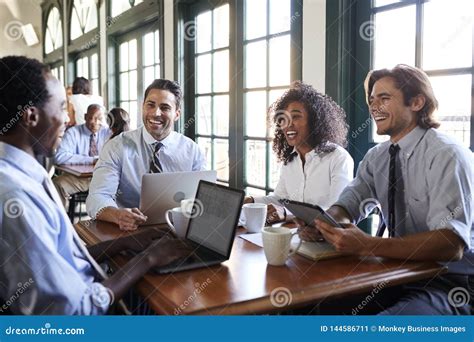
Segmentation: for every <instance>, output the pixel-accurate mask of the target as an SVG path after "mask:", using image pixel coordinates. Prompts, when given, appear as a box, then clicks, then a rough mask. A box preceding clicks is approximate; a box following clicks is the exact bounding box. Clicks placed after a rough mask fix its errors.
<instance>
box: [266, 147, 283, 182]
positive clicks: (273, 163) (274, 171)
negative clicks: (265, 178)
mask: <svg viewBox="0 0 474 342" xmlns="http://www.w3.org/2000/svg"><path fill="white" fill-rule="evenodd" d="M268 153H269V154H270V187H271V188H272V189H275V187H276V186H277V184H278V180H279V179H280V170H281V165H282V163H280V162H278V161H277V157H276V154H275V153H274V152H273V151H272V149H271V145H270V148H269V152H268Z"/></svg>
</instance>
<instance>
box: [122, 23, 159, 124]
mask: <svg viewBox="0 0 474 342" xmlns="http://www.w3.org/2000/svg"><path fill="white" fill-rule="evenodd" d="M116 41H117V43H118V45H117V46H118V47H117V51H118V59H119V63H118V70H117V75H116V76H117V80H116V82H117V83H118V94H117V96H118V101H116V102H117V105H118V106H120V107H122V108H123V109H125V110H126V111H127V112H128V113H129V114H130V126H131V128H132V129H133V128H137V127H138V126H141V119H140V118H141V110H140V106H141V103H142V100H143V95H144V92H145V89H146V87H148V86H149V85H150V83H151V82H152V81H153V80H154V79H155V78H160V77H161V76H160V75H161V67H160V61H161V55H160V53H161V45H160V44H161V42H160V31H159V30H156V29H153V28H145V29H141V30H138V31H134V32H131V33H128V34H126V35H123V36H119V37H118V38H117V40H116Z"/></svg>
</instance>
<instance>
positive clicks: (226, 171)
mask: <svg viewBox="0 0 474 342" xmlns="http://www.w3.org/2000/svg"><path fill="white" fill-rule="evenodd" d="M213 3H216V5H215V6H213V5H212V4H213ZM297 4H298V2H297V1H291V0H252V1H250V0H246V1H242V2H240V1H239V2H230V3H228V4H227V3H226V2H222V1H220V2H219V1H217V2H212V1H209V2H208V3H207V4H206V5H204V4H201V3H200V4H197V5H194V6H192V7H191V8H189V9H188V10H187V11H185V12H187V13H189V17H186V18H185V20H184V21H183V25H182V28H181V31H180V32H182V36H183V41H184V49H185V50H184V53H183V55H184V56H185V57H184V63H189V64H185V65H182V70H183V75H182V78H181V82H182V83H183V84H184V85H185V87H187V88H185V96H187V100H186V101H185V105H186V106H187V108H186V111H187V112H188V116H187V120H188V122H186V124H185V126H186V125H187V124H188V123H189V120H194V119H196V122H195V123H194V130H193V131H190V132H189V134H190V135H191V136H195V137H196V140H197V142H198V144H199V145H200V147H201V148H202V149H203V150H204V151H205V153H206V156H207V160H208V167H209V168H212V169H215V170H217V172H218V180H219V181H220V182H223V183H228V184H230V185H231V186H235V187H239V188H245V189H246V190H247V192H248V193H249V194H252V195H261V194H263V195H265V194H267V193H269V192H271V191H272V190H273V188H274V187H275V186H276V184H277V182H278V179H279V175H280V165H279V164H278V163H277V162H276V158H275V156H274V153H273V152H272V149H271V141H272V139H273V130H272V129H271V128H270V127H269V125H268V124H269V120H268V118H267V108H268V106H269V105H270V104H271V103H272V102H273V101H274V100H276V98H277V97H278V96H280V95H281V94H282V93H283V92H284V91H285V90H286V89H287V88H288V86H289V84H290V82H291V80H292V79H295V78H299V77H297V76H298V75H297V73H300V71H296V69H298V68H299V69H301V65H297V66H296V68H295V67H294V65H295V64H296V63H298V59H297V58H295V59H294V60H295V61H296V62H294V63H291V58H290V55H291V53H294V51H292V48H293V45H292V40H293V41H296V42H298V39H300V37H299V36H298V32H297V31H298V30H292V29H291V27H292V25H293V24H296V23H298V19H299V17H300V14H299V12H297V9H296V5H297ZM232 18H234V19H232ZM233 20H235V21H236V23H235V25H234V23H233ZM295 27H297V26H295ZM296 45H298V46H301V44H296ZM189 55H191V56H192V57H191V58H189V59H188V57H187V56H189ZM189 80H194V84H193V86H192V87H191V86H188V82H189ZM190 93H191V94H192V95H191V96H190V95H189V94H190ZM189 113H193V114H189ZM194 113H195V114H194Z"/></svg>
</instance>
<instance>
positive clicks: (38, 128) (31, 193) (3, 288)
mask: <svg viewBox="0 0 474 342" xmlns="http://www.w3.org/2000/svg"><path fill="white" fill-rule="evenodd" d="M0 85H1V86H0V103H1V105H0V125H1V129H2V134H1V135H0V179H1V180H2V181H1V182H0V208H1V210H0V225H1V234H2V238H1V239H0V279H1V282H0V298H2V299H3V300H8V302H7V303H8V305H7V304H6V303H5V304H4V303H0V304H1V305H0V308H2V309H1V311H2V312H3V310H4V308H5V306H8V309H9V311H10V312H12V313H14V314H45V315H60V314H67V315H73V314H79V315H95V314H104V313H106V312H107V311H108V309H109V307H110V305H111V303H112V302H113V300H114V299H116V300H118V299H119V298H121V297H122V296H123V295H124V293H125V292H126V291H127V290H128V289H129V288H130V287H131V286H132V285H133V284H134V283H135V282H136V281H137V280H139V279H140V278H141V277H142V276H143V275H144V274H145V273H146V272H147V271H148V270H149V269H150V268H151V267H155V266H163V265H166V264H168V263H170V262H172V261H175V260H176V259H177V258H179V257H181V256H182V254H183V253H187V250H186V248H185V247H184V246H183V244H182V242H180V241H178V240H172V239H169V238H167V237H165V236H164V237H161V239H159V240H156V241H152V239H153V238H158V237H159V234H158V233H157V232H156V231H150V230H147V231H143V232H141V233H140V234H138V235H135V236H134V237H130V236H129V237H125V238H121V239H118V240H115V241H112V242H105V243H100V244H97V245H94V246H91V247H90V248H89V250H87V249H86V247H85V246H84V245H83V243H82V241H81V240H80V239H79V237H78V236H77V233H76V232H75V231H74V228H73V226H72V225H71V223H70V221H69V219H68V217H67V214H66V212H65V210H64V208H63V207H62V205H61V202H60V199H59V196H58V194H57V192H56V190H55V188H54V186H53V184H52V183H51V180H50V179H49V177H48V174H47V173H46V171H45V170H44V169H43V168H42V167H41V165H40V164H39V163H38V162H37V161H36V159H35V157H37V156H41V155H44V156H52V155H53V153H54V150H55V149H56V147H57V145H58V141H59V136H60V135H61V134H62V132H63V130H64V116H65V105H66V97H65V92H64V88H63V87H62V85H61V84H60V83H59V81H58V80H57V79H55V78H54V77H53V76H52V74H51V72H50V71H49V69H48V67H47V66H45V65H44V64H42V63H40V62H38V61H37V60H35V59H28V58H26V57H18V56H9V57H4V58H1V59H0ZM20 109H21V110H20ZM149 244H151V246H150V247H148V248H146V249H145V247H146V246H147V245H149ZM127 248H131V249H135V250H136V251H141V253H140V254H139V255H137V257H135V258H133V259H132V260H131V261H130V262H129V263H127V264H126V265H125V266H124V267H123V268H121V269H119V270H118V271H117V272H116V273H115V274H114V275H113V276H111V277H110V278H108V277H107V275H106V274H105V273H104V271H103V270H102V269H101V268H100V266H99V265H98V264H97V262H96V260H95V259H94V257H97V259H98V258H99V257H100V258H105V257H109V256H113V255H115V254H116V253H118V252H119V251H121V250H123V249H127ZM97 261H99V260H97ZM20 288H21V292H19V289H20ZM19 293H21V294H20V295H19ZM10 298H13V299H14V300H9V299H10Z"/></svg>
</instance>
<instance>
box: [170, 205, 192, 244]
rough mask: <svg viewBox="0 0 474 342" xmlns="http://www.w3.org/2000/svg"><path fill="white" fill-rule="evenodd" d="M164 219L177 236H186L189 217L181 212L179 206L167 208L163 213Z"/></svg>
mask: <svg viewBox="0 0 474 342" xmlns="http://www.w3.org/2000/svg"><path fill="white" fill-rule="evenodd" d="M170 216H171V218H170ZM165 219H166V223H168V225H169V226H170V227H171V229H173V230H174V232H175V233H176V235H177V236H178V237H180V238H184V237H185V236H186V230H187V229H188V221H189V218H188V216H186V215H184V214H183V211H182V209H181V207H176V208H173V209H169V210H167V211H166V213H165Z"/></svg>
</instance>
